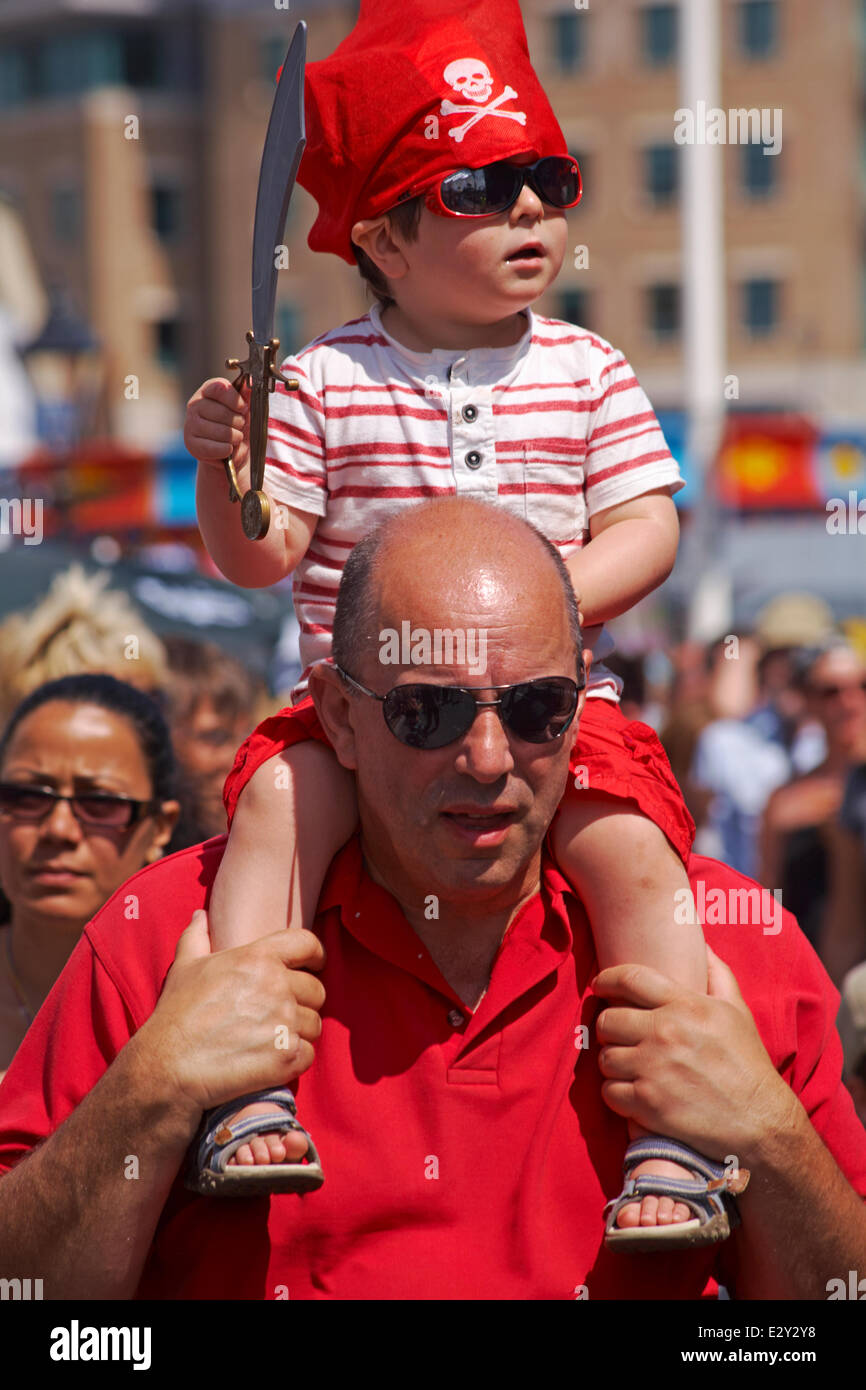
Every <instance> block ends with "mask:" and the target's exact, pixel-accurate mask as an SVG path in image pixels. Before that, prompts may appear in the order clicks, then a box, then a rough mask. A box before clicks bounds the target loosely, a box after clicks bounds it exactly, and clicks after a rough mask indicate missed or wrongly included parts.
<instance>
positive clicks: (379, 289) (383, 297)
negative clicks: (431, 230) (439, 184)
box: [352, 193, 424, 309]
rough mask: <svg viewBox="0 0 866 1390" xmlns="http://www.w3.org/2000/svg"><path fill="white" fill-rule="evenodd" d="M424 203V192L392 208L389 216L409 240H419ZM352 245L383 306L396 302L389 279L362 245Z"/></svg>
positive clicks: (362, 275) (364, 275)
mask: <svg viewBox="0 0 866 1390" xmlns="http://www.w3.org/2000/svg"><path fill="white" fill-rule="evenodd" d="M423 205H424V197H423V194H420V193H419V194H418V196H417V197H416V198H407V199H406V202H405V203H398V204H397V206H396V207H393V208H391V209H390V211H389V213H388V216H389V217H390V219H391V222H392V223H393V225H394V226H395V227H397V229H398V230H399V231H400V232H402V233H403V236H404V237H405V238H406V240H407V241H417V239H418V223H419V222H420V221H421V208H422V207H423ZM352 246H353V247H354V251H355V260H356V261H357V262H358V270H359V271H360V274H361V278H362V280H366V282H367V284H368V285H369V287H370V289H371V290H372V291H373V294H374V295H375V296H376V298H377V299H378V301H379V303H380V304H381V305H382V308H383V309H384V308H386V307H387V306H388V305H389V304H396V302H397V301H396V300H395V298H394V296H393V295H392V294H391V292H390V290H389V289H388V281H387V280H386V279H385V276H384V275H383V274H382V272H381V270H380V269H379V267H378V266H377V265H376V264H375V262H374V261H371V260H370V257H369V256H368V255H367V253H366V251H362V249H361V247H360V246H356V245H355V243H354V241H353V242H352Z"/></svg>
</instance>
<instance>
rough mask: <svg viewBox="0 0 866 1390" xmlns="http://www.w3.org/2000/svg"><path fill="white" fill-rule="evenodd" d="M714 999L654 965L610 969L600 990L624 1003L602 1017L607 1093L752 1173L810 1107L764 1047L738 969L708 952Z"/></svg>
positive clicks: (616, 1103)
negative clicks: (770, 1144)
mask: <svg viewBox="0 0 866 1390" xmlns="http://www.w3.org/2000/svg"><path fill="white" fill-rule="evenodd" d="M707 957H708V965H709V993H708V994H707V995H702V994H697V993H695V992H694V991H693V990H690V989H687V988H686V986H684V985H680V984H677V983H676V981H674V980H671V979H668V978H667V977H666V976H664V975H661V974H660V973H659V972H658V971H657V970H652V969H651V968H650V967H649V966H641V965H618V966H613V967H611V968H609V969H607V970H603V971H602V972H601V974H600V975H599V976H598V977H597V979H596V980H595V982H594V985H593V991H594V993H596V994H599V995H601V996H602V997H603V998H605V999H612V1000H615V1001H616V1003H615V1004H614V1005H612V1006H611V1007H608V1008H605V1009H604V1010H603V1011H602V1012H601V1013H600V1014H599V1016H598V1020H597V1023H596V1031H597V1036H598V1040H599V1042H600V1043H601V1044H602V1047H601V1051H600V1053H599V1066H600V1068H601V1071H602V1074H603V1075H604V1076H605V1077H606V1078H607V1079H606V1080H605V1081H604V1082H603V1084H602V1095H603V1097H604V1099H605V1101H606V1102H607V1104H608V1105H609V1106H610V1108H611V1109H612V1110H614V1111H616V1113H617V1114H618V1115H623V1116H625V1118H626V1119H629V1120H633V1121H635V1122H636V1123H637V1124H639V1125H642V1126H643V1127H644V1128H645V1129H648V1130H650V1131H652V1132H653V1133H654V1134H666V1135H670V1136H671V1137H672V1138H675V1139H679V1140H681V1141H682V1142H683V1143H686V1144H691V1145H692V1147H693V1148H695V1149H697V1150H698V1151H699V1152H701V1153H704V1154H706V1155H707V1156H708V1157H710V1158H716V1159H718V1160H720V1161H723V1160H724V1159H725V1158H726V1157H727V1156H728V1155H730V1154H733V1155H735V1156H736V1158H737V1162H738V1164H740V1165H742V1166H743V1167H746V1168H750V1167H751V1166H752V1165H753V1164H755V1165H757V1163H758V1162H759V1161H760V1149H761V1143H762V1140H763V1139H765V1138H766V1136H767V1135H768V1134H773V1133H776V1132H778V1131H779V1130H780V1129H789V1128H790V1127H791V1125H792V1124H793V1123H795V1115H796V1112H797V1111H798V1110H800V1109H801V1107H800V1106H799V1103H798V1101H797V1099H796V1097H795V1096H794V1094H793V1092H792V1091H791V1090H790V1088H789V1087H788V1086H787V1085H786V1083H785V1082H784V1081H783V1080H782V1078H781V1077H780V1076H779V1074H778V1072H777V1071H776V1069H775V1067H774V1066H773V1063H772V1061H771V1060H770V1057H769V1055H768V1053H767V1050H766V1048H765V1047H764V1044H763V1042H762V1041H761V1038H760V1035H759V1033H758V1030H757V1028H756V1027H755V1022H754V1019H753V1018H752V1015H751V1012H750V1011H749V1008H748V1005H747V1004H746V1002H745V1000H744V999H743V996H742V994H741V993H740V990H739V986H738V985H737V981H736V979H735V978H734V975H733V972H732V971H731V970H730V969H729V967H728V966H727V965H726V964H725V963H724V961H722V960H720V959H719V957H718V956H716V955H714V953H713V952H712V951H711V950H710V948H709V947H707Z"/></svg>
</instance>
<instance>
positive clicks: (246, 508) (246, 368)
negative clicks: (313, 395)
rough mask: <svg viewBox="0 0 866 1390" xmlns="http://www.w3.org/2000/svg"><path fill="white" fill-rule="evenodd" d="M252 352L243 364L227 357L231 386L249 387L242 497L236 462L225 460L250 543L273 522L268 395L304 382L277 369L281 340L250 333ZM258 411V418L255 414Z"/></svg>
mask: <svg viewBox="0 0 866 1390" xmlns="http://www.w3.org/2000/svg"><path fill="white" fill-rule="evenodd" d="M246 336H247V343H248V345H249V353H248V354H247V356H246V358H245V359H244V360H243V361H240V360H239V359H238V358H237V357H227V358H226V366H227V367H228V369H229V371H232V372H236V373H237V375H236V376H235V379H234V381H233V382H232V386H233V387H234V388H235V390H236V391H240V389H241V387H242V386H243V384H244V382H246V383H247V385H248V386H249V388H250V392H251V396H250V431H249V434H250V484H251V486H250V489H249V491H248V492H246V493H244V494H243V496H242V495H241V490H240V483H239V481H238V476H237V473H236V471H235V466H234V461H233V459H232V457H231V455H229V457H228V458H227V459H223V466H224V468H225V470H226V477H227V479H228V484H229V501H230V502H240V504H241V524H242V526H243V528H244V535H245V536H246V537H247V539H248V540H253V541H260V540H263V539H264V537H265V536H266V535H267V533H268V527H269V525H270V519H271V504H270V499H269V498H268V496H267V494H266V493H265V492H263V491H262V484H263V483H264V473H265V445H266V440H267V427H268V396H269V394H270V393H271V392H272V391H274V390H275V389H276V385H277V382H278V381H281V382H282V384H283V385H284V386H285V388H286V390H287V391H297V390H299V389H300V385H301V383H300V382H299V381H298V380H297V378H295V377H286V376H283V373H282V372H281V371H280V369H279V368H278V367H276V366H274V363H275V361H276V360H277V353H278V352H279V349H280V340H279V338H271V340H270V342H269V343H266V344H262V343H257V342H256V340H255V336H254V334H253V333H252V331H251V330H250V331H248V332H247V335H246ZM254 410H255V419H254V418H253V412H254Z"/></svg>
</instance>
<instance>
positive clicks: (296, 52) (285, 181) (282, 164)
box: [253, 20, 307, 344]
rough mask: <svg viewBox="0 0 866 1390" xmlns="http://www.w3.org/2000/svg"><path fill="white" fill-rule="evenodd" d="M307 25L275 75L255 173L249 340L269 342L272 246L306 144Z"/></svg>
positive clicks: (272, 298) (274, 292) (273, 290)
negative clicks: (276, 82)
mask: <svg viewBox="0 0 866 1390" xmlns="http://www.w3.org/2000/svg"><path fill="white" fill-rule="evenodd" d="M306 54H307V26H306V24H305V23H304V22H303V20H302V21H301V23H300V24H299V25H298V26H297V28H296V29H295V32H294V36H293V38H292V42H291V45H290V47H289V51H288V53H287V54H286V61H285V63H284V64H283V70H282V73H281V74H280V80H279V84H278V86H277V92H276V96H275V97H274V104H273V107H272V108H271V118H270V120H269V122H268V133H267V135H266V136H265V147H264V150H263V151H262V165H261V169H260V171H259V191H258V195H257V197H256V220H255V226H254V229H253V335H254V337H255V340H256V342H257V343H261V344H265V343H267V342H269V341H270V338H271V335H272V333H273V328H274V301H275V300H276V295H277V275H278V271H277V266H276V256H277V250H276V248H277V246H279V245H280V244H281V242H282V237H283V231H284V229H285V225H286V214H287V213H288V210H289V200H290V198H291V196H292V189H293V188H294V186H295V178H296V176H297V172H298V165H299V164H300V162H301V155H302V154H303V153H304V146H305V144H306V131H305V127H304V64H305V61H306Z"/></svg>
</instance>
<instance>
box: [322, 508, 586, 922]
mask: <svg viewBox="0 0 866 1390" xmlns="http://www.w3.org/2000/svg"><path fill="white" fill-rule="evenodd" d="M334 661H335V663H336V664H337V665H339V666H340V667H342V668H343V669H344V670H345V671H347V672H348V674H349V675H350V676H351V677H353V679H354V680H355V681H357V682H359V683H360V684H361V685H363V686H365V687H366V688H367V689H369V690H371V691H373V692H375V693H376V694H377V695H379V696H384V695H386V694H387V693H388V691H389V690H391V689H392V688H393V687H395V686H397V687H399V686H405V685H413V684H432V685H440V686H455V687H456V686H464V687H466V686H468V687H473V693H474V696H475V698H476V699H477V700H478V701H479V702H488V701H495V700H496V699H497V698H499V697H501V696H502V695H503V693H504V692H503V691H502V690H500V689H498V688H497V687H509V686H513V685H515V684H518V683H520V682H525V681H532V680H537V679H540V678H543V677H551V676H553V677H565V678H567V679H568V678H570V679H571V680H573V681H575V682H577V681H578V679H579V677H580V676H581V674H582V657H581V652H580V631H579V626H578V620H577V605H576V602H575V599H574V593H573V590H572V588H571V583H570V580H569V577H568V573H567V571H566V570H565V567H564V566H563V565H562V562H561V560H560V559H559V556H558V554H557V553H556V551H555V550H554V549H553V547H552V546H551V545H550V544H549V542H548V541H546V539H545V538H544V537H543V536H541V535H540V534H539V533H538V532H537V531H535V530H534V528H533V527H531V526H529V525H528V524H527V523H526V522H524V521H522V520H520V519H519V518H517V517H514V516H512V515H510V514H509V513H507V512H505V511H504V510H503V509H502V508H499V507H496V506H490V505H487V504H484V503H480V502H475V501H470V500H467V499H460V498H442V499H437V500H436V501H433V502H427V503H423V504H422V505H421V506H419V507H415V508H412V509H411V510H410V511H408V512H403V513H401V514H400V515H399V516H396V517H392V518H389V519H388V520H387V521H386V522H384V523H382V524H381V525H380V526H379V527H378V528H377V529H376V530H375V531H374V532H373V533H371V534H370V535H369V536H367V537H366V538H365V539H364V540H363V541H362V542H361V543H360V545H359V546H357V547H356V548H355V550H354V551H353V552H352V555H351V556H350V558H349V561H348V563H347V565H346V569H345V570H344V574H343V579H342V582H341V585H340V594H339V597H338V601H337V615H336V619H335V626H334ZM311 689H312V691H313V695H314V698H315V701H316V706H317V709H318V711H319V716H320V718H321V719H322V722H323V724H324V726H325V728H326V729H327V731H328V734H329V736H330V738H331V741H332V743H333V746H334V748H335V750H336V753H337V756H338V758H339V759H340V761H341V762H342V763H343V765H344V766H345V767H348V768H351V769H353V770H354V771H355V774H356V778H357V790H358V800H359V806H360V812H361V827H362V832H363V837H364V846H365V853H366V854H367V857H368V860H369V861H370V862H371V863H372V865H373V867H374V869H376V870H377V871H378V873H379V875H380V876H381V878H382V879H383V880H384V881H385V882H386V883H387V884H388V885H389V887H391V888H392V890H393V891H395V892H396V893H397V894H398V896H400V897H401V898H402V899H403V901H404V902H408V901H417V902H418V903H419V904H420V903H422V902H423V900H424V898H426V897H427V896H429V895H430V894H434V895H436V896H437V897H439V898H442V899H444V900H446V901H448V900H451V901H459V902H462V903H464V904H469V903H470V902H472V903H475V904H478V905H479V906H481V907H485V906H486V907H489V908H490V910H493V909H494V908H495V906H496V905H497V903H500V902H502V903H504V902H507V901H508V900H509V897H510V896H511V895H513V894H517V895H519V894H520V892H521V891H522V890H523V889H524V888H525V886H526V884H527V883H528V882H529V881H530V880H531V879H532V877H533V875H535V874H536V873H537V865H538V856H539V852H540V846H541V841H542V839H543V837H544V834H545V832H546V830H547V828H548V826H549V824H550V821H551V820H552V818H553V815H554V812H555V811H556V808H557V806H558V804H559V801H560V798H561V796H562V793H563V790H564V788H565V782H566V778H567V776H568V759H569V753H570V750H571V745H572V742H573V739H574V736H575V733H576V728H577V720H576V719H575V720H574V721H573V722H572V723H571V725H570V726H569V727H568V729H567V730H566V731H565V732H564V733H562V734H561V735H560V736H559V737H557V738H554V739H552V740H551V741H549V742H529V741H526V740H525V739H523V738H520V737H518V736H517V735H516V734H515V733H514V732H513V731H512V730H510V729H509V728H507V727H506V726H505V724H504V723H503V720H502V718H500V714H501V712H502V710H501V707H500V706H497V705H489V706H485V707H483V708H480V709H479V710H478V711H477V714H476V717H475V719H474V722H473V723H472V724H471V726H470V727H469V729H468V730H466V732H465V733H463V734H462V735H461V736H459V737H458V738H456V739H455V740H454V741H453V742H449V743H447V744H446V745H445V746H443V747H439V748H419V747H411V746H408V745H407V744H405V743H403V742H401V741H400V740H399V739H398V738H397V737H396V736H395V735H394V734H393V733H392V732H391V731H390V729H389V728H388V726H387V725H386V722H385V719H384V718H383V709H382V704H381V702H380V701H379V700H377V699H374V698H372V697H371V696H370V695H366V694H363V693H361V692H360V691H358V690H357V689H356V688H355V687H354V686H353V685H351V684H349V683H348V682H346V681H345V680H343V679H342V677H341V676H340V675H339V673H338V672H337V671H336V670H334V669H333V668H331V667H316V668H315V669H314V672H313V675H312V677H311ZM582 698H583V696H582V695H581V701H582ZM580 707H581V705H580V704H578V712H579V709H580Z"/></svg>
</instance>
